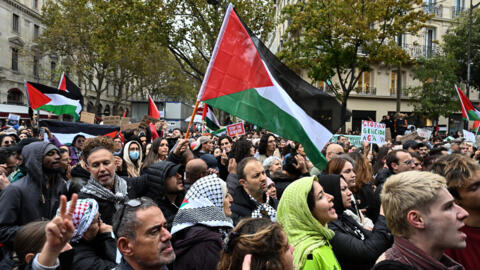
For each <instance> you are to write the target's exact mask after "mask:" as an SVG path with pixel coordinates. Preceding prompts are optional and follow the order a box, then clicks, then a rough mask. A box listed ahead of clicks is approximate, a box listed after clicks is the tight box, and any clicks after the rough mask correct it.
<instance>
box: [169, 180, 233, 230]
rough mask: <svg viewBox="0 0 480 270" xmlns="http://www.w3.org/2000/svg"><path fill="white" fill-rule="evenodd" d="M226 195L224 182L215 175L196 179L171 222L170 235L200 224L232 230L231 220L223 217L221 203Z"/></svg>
mask: <svg viewBox="0 0 480 270" xmlns="http://www.w3.org/2000/svg"><path fill="white" fill-rule="evenodd" d="M226 195H227V185H226V183H225V181H223V180H222V179H220V178H218V176H216V175H208V176H205V177H203V178H200V179H198V180H197V181H196V182H195V183H194V184H193V185H192V186H191V187H190V189H189V190H188V192H187V194H186V195H185V199H184V200H183V202H182V205H181V206H180V209H179V210H178V213H177V215H176V216H175V219H174V220H173V226H172V231H171V233H172V234H175V233H176V232H179V231H181V230H183V229H185V228H188V227H192V226H194V225H197V224H202V225H205V226H208V227H215V228H233V225H232V220H231V219H230V218H228V217H226V216H225V213H224V211H223V201H224V198H225V196H226Z"/></svg>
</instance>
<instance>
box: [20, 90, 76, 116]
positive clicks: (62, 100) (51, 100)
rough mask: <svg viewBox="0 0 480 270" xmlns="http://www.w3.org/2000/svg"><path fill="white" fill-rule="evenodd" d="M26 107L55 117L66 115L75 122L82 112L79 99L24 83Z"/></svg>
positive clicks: (63, 92)
mask: <svg viewBox="0 0 480 270" xmlns="http://www.w3.org/2000/svg"><path fill="white" fill-rule="evenodd" d="M25 91H26V93H27V100H28V106H29V107H30V108H32V109H33V110H44V111H47V112H51V113H53V114H56V115H62V114H68V115H71V116H72V117H73V118H74V119H75V121H76V120H78V119H79V118H80V112H81V111H82V105H81V101H80V100H81V97H78V95H76V94H73V93H71V92H67V91H63V90H59V89H57V88H53V87H50V86H46V85H43V84H39V83H33V82H25Z"/></svg>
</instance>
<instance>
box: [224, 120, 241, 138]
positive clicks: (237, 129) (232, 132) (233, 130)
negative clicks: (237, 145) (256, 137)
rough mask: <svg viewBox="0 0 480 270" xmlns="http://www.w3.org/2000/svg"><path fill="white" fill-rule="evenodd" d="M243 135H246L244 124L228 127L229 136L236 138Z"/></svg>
mask: <svg viewBox="0 0 480 270" xmlns="http://www.w3.org/2000/svg"><path fill="white" fill-rule="evenodd" d="M243 134H245V127H244V126H243V123H236V124H232V125H228V126H227V135H228V136H230V137H234V136H238V135H243Z"/></svg>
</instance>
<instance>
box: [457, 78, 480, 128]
mask: <svg viewBox="0 0 480 270" xmlns="http://www.w3.org/2000/svg"><path fill="white" fill-rule="evenodd" d="M455 88H456V89H457V94H458V97H459V98H460V105H462V117H463V119H465V120H468V121H476V120H480V111H479V110H478V109H477V108H475V107H474V106H473V105H472V102H470V100H469V99H468V98H467V96H465V94H464V93H463V91H462V90H461V89H460V88H459V87H458V86H456V85H455Z"/></svg>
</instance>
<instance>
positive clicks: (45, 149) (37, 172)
mask: <svg viewBox="0 0 480 270" xmlns="http://www.w3.org/2000/svg"><path fill="white" fill-rule="evenodd" d="M22 156H23V158H24V164H25V167H26V169H27V175H26V176H24V177H23V178H21V179H19V180H18V181H16V182H14V183H12V184H10V185H8V186H7V187H6V188H5V189H4V190H3V191H2V193H1V195H0V206H1V208H2V210H1V211H0V242H1V243H2V244H3V245H4V246H5V247H6V248H7V249H9V250H11V249H12V248H13V246H12V244H13V240H14V238H15V235H16V233H17V231H18V229H19V228H20V226H22V225H25V224H27V223H29V222H32V221H37V220H42V219H52V218H53V217H54V216H55V214H56V211H57V208H58V206H59V198H60V195H62V194H66V193H67V189H66V184H65V180H64V179H63V178H62V176H61V175H62V168H61V164H60V151H59V149H58V148H57V147H56V146H55V145H53V144H51V143H47V142H34V143H31V144H29V145H27V146H25V147H24V148H23V151H22Z"/></svg>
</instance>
